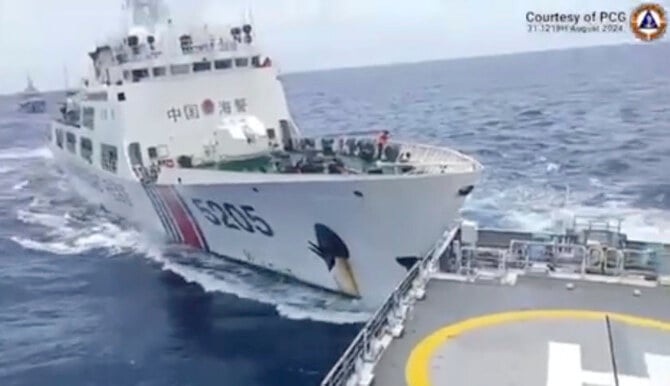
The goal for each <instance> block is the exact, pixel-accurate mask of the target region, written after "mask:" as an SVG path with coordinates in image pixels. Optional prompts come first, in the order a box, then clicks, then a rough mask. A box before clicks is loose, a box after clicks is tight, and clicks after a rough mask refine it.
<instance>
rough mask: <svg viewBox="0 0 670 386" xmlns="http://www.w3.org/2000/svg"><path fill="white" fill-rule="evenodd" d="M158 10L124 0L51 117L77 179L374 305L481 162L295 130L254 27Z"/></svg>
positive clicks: (195, 241)
mask: <svg viewBox="0 0 670 386" xmlns="http://www.w3.org/2000/svg"><path fill="white" fill-rule="evenodd" d="M161 3H162V2H161V1H159V0H152V1H146V0H145V1H141V2H139V1H137V2H129V5H131V6H129V7H128V8H127V9H128V10H129V11H130V13H131V14H130V15H128V16H132V17H131V18H130V24H129V28H128V29H127V31H124V34H123V35H122V36H116V37H114V38H112V39H110V40H109V41H107V42H105V43H104V44H100V45H98V46H96V48H95V50H94V51H92V52H90V53H89V56H90V58H91V61H92V71H91V73H90V76H89V78H88V79H86V81H85V82H84V84H83V86H82V89H81V90H80V92H79V93H77V94H76V95H75V96H72V97H68V99H67V101H66V103H65V107H64V109H63V110H62V111H61V112H62V117H60V118H59V119H58V120H56V121H54V123H53V127H52V130H51V132H50V134H51V137H50V143H51V148H52V151H53V152H54V154H55V157H56V159H57V161H58V162H59V164H60V165H61V166H62V168H63V169H65V171H66V172H68V174H69V175H70V176H71V180H72V181H73V183H74V186H75V187H76V188H77V189H78V190H79V191H80V192H81V194H82V195H83V196H84V197H86V198H87V199H89V200H91V201H92V202H94V203H98V204H101V205H103V206H104V207H105V208H107V210H109V211H111V212H113V213H115V214H117V215H119V216H121V217H124V218H127V219H128V220H130V221H131V222H133V223H135V224H136V225H137V226H138V227H139V228H141V229H142V230H143V231H144V232H146V233H148V234H149V235H151V236H158V237H164V238H167V240H168V241H171V242H175V243H181V244H187V245H190V246H191V247H193V248H196V249H198V250H202V251H205V252H208V253H212V254H215V255H219V256H224V257H228V258H231V259H237V260H240V261H242V262H245V263H249V264H253V265H256V266H259V267H263V268H266V269H270V270H272V271H276V272H279V273H282V274H285V275H289V276H291V277H294V278H296V279H298V280H300V281H303V282H306V283H309V284H312V285H315V286H319V287H322V288H325V289H329V290H333V291H337V292H340V293H345V294H349V295H352V296H355V297H359V298H361V299H363V301H364V302H367V303H369V304H371V305H377V304H380V303H381V302H382V301H383V300H384V299H385V298H386V296H387V295H388V293H390V291H391V290H392V289H393V288H394V287H395V286H396V285H397V284H398V282H399V281H400V280H401V279H402V277H403V276H404V275H405V273H406V271H407V270H408V268H409V266H410V265H411V264H413V263H414V262H416V261H417V260H418V258H419V257H422V256H424V255H425V254H426V253H427V252H428V251H429V249H430V248H431V246H432V244H433V243H434V242H435V241H436V240H437V239H438V238H439V237H440V236H441V234H442V233H443V232H444V231H445V230H446V229H447V228H448V227H449V225H450V224H451V223H452V221H453V220H454V218H455V217H456V216H457V215H458V210H459V209H460V208H461V206H462V205H463V201H464V200H465V198H466V197H467V195H468V194H469V192H470V191H471V190H472V187H473V186H474V185H475V182H476V179H477V178H478V175H479V173H480V171H481V165H480V164H479V163H478V162H477V161H475V160H473V159H471V158H469V157H467V156H465V155H463V154H460V153H457V152H455V151H453V150H449V149H446V148H438V147H433V146H427V145H413V144H401V143H390V142H392V141H391V140H390V139H389V133H388V132H382V133H375V134H377V137H376V138H373V137H365V135H366V134H361V133H360V132H359V133H348V134H347V135H341V136H328V135H327V136H324V137H322V138H320V139H318V140H317V139H316V138H306V137H304V136H303V135H302V133H301V131H300V130H299V129H298V127H297V126H296V124H295V122H294V120H293V119H292V117H291V114H290V112H289V109H288V104H287V102H286V97H285V93H284V89H283V86H282V83H281V77H280V74H279V71H278V68H277V67H276V66H275V65H274V64H273V61H272V60H271V59H270V58H269V57H268V56H267V55H265V54H264V52H263V50H261V49H260V46H259V45H257V44H256V41H255V35H254V32H253V31H254V28H253V27H252V26H251V25H250V24H247V23H244V24H239V25H233V26H212V25H204V26H191V27H185V26H181V27H180V26H179V25H177V24H176V23H172V22H170V21H169V20H170V19H169V18H168V19H161V18H158V17H157V16H158V12H157V9H158V8H160V7H161V6H162V5H161ZM147 15H153V16H156V17H154V18H153V19H152V21H151V20H146V17H147ZM136 16H141V17H140V18H138V17H136ZM159 19H161V20H159ZM182 27H183V28H182ZM229 27H232V28H229ZM367 134H370V133H367ZM266 156H267V157H266ZM259 160H260V164H259V165H256V166H252V165H253V163H254V162H256V161H259ZM235 162H240V163H241V164H242V165H243V166H242V167H241V168H239V169H235V168H233V167H232V165H233V164H235ZM236 166H239V163H238V164H236ZM233 170H238V171H233Z"/></svg>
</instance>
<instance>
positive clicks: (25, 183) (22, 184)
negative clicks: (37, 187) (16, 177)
mask: <svg viewBox="0 0 670 386" xmlns="http://www.w3.org/2000/svg"><path fill="white" fill-rule="evenodd" d="M28 183H29V181H28V180H23V181H21V182H19V183H17V184H14V186H12V190H21V189H23V188H25V187H26V186H28Z"/></svg>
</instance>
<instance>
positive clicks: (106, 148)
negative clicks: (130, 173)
mask: <svg viewBox="0 0 670 386" xmlns="http://www.w3.org/2000/svg"><path fill="white" fill-rule="evenodd" d="M118 159H119V157H118V152H117V150H116V146H113V145H107V144H105V143H101V144H100V165H101V166H102V168H103V169H104V170H107V171H108V172H112V173H116V165H117V163H118Z"/></svg>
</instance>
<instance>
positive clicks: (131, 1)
mask: <svg viewBox="0 0 670 386" xmlns="http://www.w3.org/2000/svg"><path fill="white" fill-rule="evenodd" d="M123 9H124V11H125V13H126V27H127V28H130V27H134V26H142V27H146V28H148V29H153V28H154V27H155V26H156V25H157V24H162V23H165V22H166V21H167V19H168V18H169V16H170V15H169V10H168V7H167V5H166V4H165V2H164V1H163V0H126V1H125V3H124V5H123Z"/></svg>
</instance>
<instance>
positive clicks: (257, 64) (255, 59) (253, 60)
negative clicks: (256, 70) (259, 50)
mask: <svg viewBox="0 0 670 386" xmlns="http://www.w3.org/2000/svg"><path fill="white" fill-rule="evenodd" d="M251 65H252V66H254V67H260V66H261V57H260V56H258V55H256V56H254V57H252V58H251Z"/></svg>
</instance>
